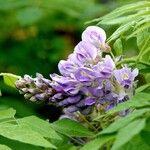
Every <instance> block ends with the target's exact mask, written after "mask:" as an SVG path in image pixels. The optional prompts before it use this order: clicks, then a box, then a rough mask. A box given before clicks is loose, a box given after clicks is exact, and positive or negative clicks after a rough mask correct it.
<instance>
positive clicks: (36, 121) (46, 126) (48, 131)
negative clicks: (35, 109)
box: [17, 116, 61, 140]
mask: <svg viewBox="0 0 150 150" xmlns="http://www.w3.org/2000/svg"><path fill="white" fill-rule="evenodd" d="M17 122H18V123H24V124H27V125H28V126H29V127H30V128H31V129H32V130H34V131H36V132H38V133H40V134H41V135H42V136H43V137H47V138H51V139H57V140H61V137H60V136H59V135H58V134H57V133H56V132H55V130H54V129H53V128H52V127H51V125H50V123H49V122H47V121H44V120H42V119H40V118H38V117H36V116H29V117H25V118H21V119H17Z"/></svg>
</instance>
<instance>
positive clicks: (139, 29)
mask: <svg viewBox="0 0 150 150" xmlns="http://www.w3.org/2000/svg"><path fill="white" fill-rule="evenodd" d="M149 27H150V23H149V22H147V23H145V24H144V25H141V26H140V27H138V28H137V29H136V30H135V31H134V32H133V33H132V34H131V35H129V36H128V37H127V39H129V38H131V37H133V36H135V35H136V34H140V33H141V32H143V30H146V29H148V28H149Z"/></svg>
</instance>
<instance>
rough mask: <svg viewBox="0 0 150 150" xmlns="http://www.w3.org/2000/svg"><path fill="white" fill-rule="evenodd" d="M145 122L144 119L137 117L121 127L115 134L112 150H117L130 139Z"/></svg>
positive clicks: (138, 131)
mask: <svg viewBox="0 0 150 150" xmlns="http://www.w3.org/2000/svg"><path fill="white" fill-rule="evenodd" d="M145 122H146V120H145V119H138V120H135V121H133V122H131V123H130V124H128V125H127V126H125V127H124V128H122V129H121V130H120V131H119V132H118V134H117V136H116V140H115V142H114V144H113V147H112V150H118V149H119V148H120V147H121V146H123V145H124V144H126V143H127V142H128V141H130V140H131V139H132V138H133V137H134V136H135V135H137V134H138V133H140V132H141V130H142V129H143V128H144V127H145Z"/></svg>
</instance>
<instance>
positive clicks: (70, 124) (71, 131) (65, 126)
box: [52, 119, 93, 137]
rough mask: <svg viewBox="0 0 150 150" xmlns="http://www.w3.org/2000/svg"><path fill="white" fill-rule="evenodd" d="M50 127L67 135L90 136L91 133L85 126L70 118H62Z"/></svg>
mask: <svg viewBox="0 0 150 150" xmlns="http://www.w3.org/2000/svg"><path fill="white" fill-rule="evenodd" d="M52 127H53V128H54V129H55V130H56V131H58V132H60V133H62V134H64V135H67V136H70V137H71V136H77V137H87V136H92V135H93V133H92V132H90V131H89V130H88V129H87V128H85V127H84V126H82V125H81V124H80V123H79V122H76V121H73V120H70V119H62V120H58V121H56V122H54V123H53V124H52Z"/></svg>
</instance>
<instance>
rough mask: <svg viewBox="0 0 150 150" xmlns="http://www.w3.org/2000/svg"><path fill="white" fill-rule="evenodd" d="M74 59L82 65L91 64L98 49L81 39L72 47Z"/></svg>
mask: <svg viewBox="0 0 150 150" xmlns="http://www.w3.org/2000/svg"><path fill="white" fill-rule="evenodd" d="M74 55H76V56H75V57H76V60H77V61H78V63H80V64H82V65H84V64H85V65H88V64H89V65H92V63H93V62H94V61H95V59H96V57H97V55H98V51H97V48H96V47H95V46H93V45H92V44H90V43H87V42H84V41H81V42H80V43H79V44H78V45H77V46H76V47H75V49H74Z"/></svg>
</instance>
